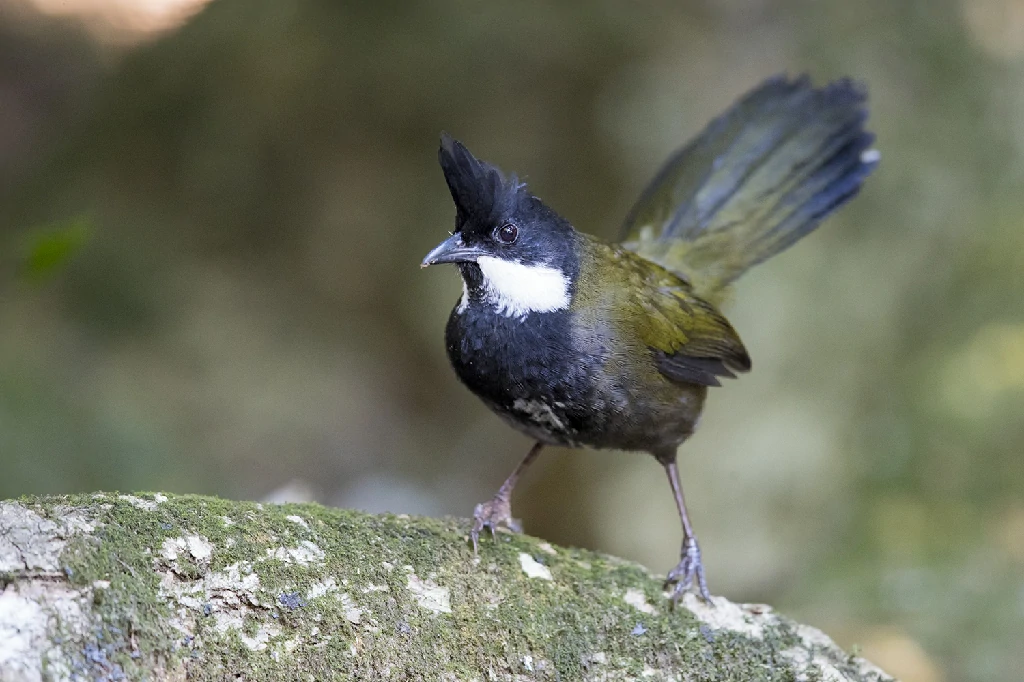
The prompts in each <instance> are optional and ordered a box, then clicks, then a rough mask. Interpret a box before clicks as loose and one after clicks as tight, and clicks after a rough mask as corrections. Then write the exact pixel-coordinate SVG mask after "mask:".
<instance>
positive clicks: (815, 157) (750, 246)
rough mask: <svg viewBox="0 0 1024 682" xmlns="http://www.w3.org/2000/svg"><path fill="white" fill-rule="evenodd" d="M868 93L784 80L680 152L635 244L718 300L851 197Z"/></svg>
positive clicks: (654, 193)
mask: <svg viewBox="0 0 1024 682" xmlns="http://www.w3.org/2000/svg"><path fill="white" fill-rule="evenodd" d="M865 99H866V96H865V94H864V91H863V90H862V89H861V88H860V87H859V86H858V85H856V84H855V83H853V82H852V81H849V80H846V79H844V80H839V81H836V82H834V83H830V84H829V85H826V86H825V87H823V88H813V87H812V86H811V85H810V81H809V80H808V79H807V78H806V77H801V78H798V79H796V80H793V81H790V80H788V79H786V78H785V77H781V76H780V77H776V78H772V79H769V80H767V81H765V82H764V83H763V84H761V85H760V86H759V87H758V88H756V89H755V90H753V91H752V92H750V93H749V94H747V95H746V96H745V97H743V98H742V99H741V100H740V101H739V102H737V103H736V104H735V105H733V107H732V108H731V109H729V111H727V112H726V113H725V114H724V115H722V116H721V117H719V118H718V119H716V120H714V121H713V122H712V123H711V124H710V125H708V127H707V128H706V129H705V130H704V132H703V133H701V134H700V135H699V136H698V137H697V138H696V139H694V140H693V141H691V142H690V143H689V144H688V145H687V146H685V147H684V148H683V149H682V150H680V151H679V152H677V153H676V154H674V155H673V156H672V157H671V158H670V159H669V160H668V162H667V163H666V164H665V166H664V168H662V170H661V171H660V172H659V173H658V175H657V176H656V177H655V179H654V181H653V182H652V183H651V184H650V186H649V187H648V188H647V189H646V190H645V191H644V193H643V195H642V196H641V197H640V199H639V201H638V202H637V204H636V206H634V207H633V210H632V211H631V212H630V214H629V217H628V218H627V220H626V225H625V230H624V231H625V232H626V233H627V237H626V239H627V246H628V247H629V248H632V249H633V250H635V251H636V252H637V253H639V254H640V255H642V256H644V257H646V258H649V259H651V260H653V261H655V262H657V263H660V264H661V265H664V266H665V267H667V268H669V269H671V270H674V271H676V272H678V273H681V274H683V275H685V276H686V277H687V278H688V279H689V280H691V281H692V282H693V283H694V286H695V288H696V289H697V291H698V293H700V294H702V295H704V296H706V297H710V298H712V299H714V298H715V296H714V294H715V293H716V292H718V291H719V290H720V289H722V288H723V287H725V286H726V285H728V284H729V283H730V282H732V281H733V280H734V279H736V278H737V277H739V276H740V275H741V274H742V273H743V272H745V271H746V270H747V269H748V268H750V267H751V266H753V265H756V264H757V263H760V262H761V261H763V260H765V259H766V258H769V257H770V256H772V255H774V254H776V253H778V252H779V251H782V250H783V249H785V248H786V247H788V246H790V245H791V244H793V242H795V241H797V240H798V239H800V238H801V237H803V236H804V235H806V234H807V233H809V232H811V231H812V230H813V229H814V228H815V227H817V226H818V225H819V224H820V222H821V221H822V220H823V219H824V218H825V217H826V216H827V215H828V214H829V213H831V212H832V211H834V210H835V209H836V208H838V207H839V206H840V205H842V204H843V203H844V202H846V201H847V200H849V199H850V198H852V197H853V196H854V195H855V194H856V193H857V191H858V190H859V189H860V185H861V183H862V182H863V181H864V179H865V178H866V177H867V176H868V175H869V174H870V173H871V171H872V170H874V167H875V165H876V164H877V158H876V156H875V155H865V153H864V152H866V151H867V150H868V149H869V148H870V146H871V143H872V141H873V140H874V136H873V135H872V134H871V133H869V132H867V131H865V130H864V127H863V126H864V121H865V120H866V118H867V109H866V106H865Z"/></svg>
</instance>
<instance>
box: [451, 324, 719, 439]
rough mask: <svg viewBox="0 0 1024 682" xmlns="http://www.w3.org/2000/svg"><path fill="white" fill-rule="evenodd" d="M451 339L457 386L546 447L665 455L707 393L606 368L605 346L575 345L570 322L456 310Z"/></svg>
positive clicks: (653, 375)
mask: <svg viewBox="0 0 1024 682" xmlns="http://www.w3.org/2000/svg"><path fill="white" fill-rule="evenodd" d="M531 318H533V319H531ZM537 318H542V319H537ZM543 318H546V319H543ZM446 341H447V344H446V345H447V349H448V357H449V360H450V361H451V363H452V367H453V368H454V369H455V372H456V374H457V375H458V377H459V379H460V380H461V381H462V382H463V383H464V384H465V385H466V386H467V387H468V388H469V389H470V390H471V391H472V392H473V393H475V394H476V395H477V396H478V397H479V398H480V399H481V400H483V402H484V403H485V404H486V405H487V406H488V407H490V408H491V410H492V411H494V412H495V413H496V414H497V415H498V416H500V417H501V418H502V419H503V420H504V421H505V422H506V423H508V424H509V425H511V426H512V427H514V428H516V429H517V430H519V431H521V432H523V433H525V434H527V435H528V436H530V437H531V438H534V439H536V440H538V441H541V442H543V443H546V444H549V445H562V446H569V447H577V446H589V447H593V448H598V449H608V448H613V449H620V450H647V451H665V450H667V449H668V448H669V447H670V446H671V445H672V444H678V443H681V442H682V441H683V440H685V439H686V437H687V436H688V435H689V434H690V432H692V430H693V427H694V425H695V424H696V421H697V418H698V417H699V415H700V411H701V408H702V406H703V401H704V395H705V392H706V389H705V387H703V386H683V385H679V384H671V383H670V382H668V381H667V380H665V379H664V378H663V377H661V376H660V375H659V374H657V372H656V371H655V372H652V373H650V374H644V375H643V377H640V376H636V375H635V374H634V373H635V372H637V370H636V368H629V367H622V366H621V365H620V364H618V363H609V362H608V354H607V352H606V351H605V350H604V348H603V347H602V346H603V344H602V343H601V342H600V340H599V339H598V340H595V337H594V336H591V337H590V338H589V340H588V342H587V343H580V341H579V338H578V337H575V338H574V335H573V333H572V332H571V330H570V329H569V328H568V318H567V316H566V318H565V319H564V320H559V319H558V318H557V316H539V315H538V316H529V317H527V318H526V319H525V320H515V319H511V318H505V317H503V316H500V315H490V316H488V315H485V314H474V312H473V310H472V308H470V309H468V310H465V311H462V312H460V311H458V310H457V309H456V311H453V313H452V317H451V318H450V319H449V322H448V328H447V330H446Z"/></svg>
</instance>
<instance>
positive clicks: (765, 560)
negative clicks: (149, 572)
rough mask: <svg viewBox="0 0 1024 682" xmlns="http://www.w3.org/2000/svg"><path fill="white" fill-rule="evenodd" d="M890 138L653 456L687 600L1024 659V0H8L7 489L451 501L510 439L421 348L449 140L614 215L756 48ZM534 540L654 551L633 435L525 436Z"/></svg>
mask: <svg viewBox="0 0 1024 682" xmlns="http://www.w3.org/2000/svg"><path fill="white" fill-rule="evenodd" d="M781 71H788V72H790V73H799V72H804V71H807V72H809V73H811V74H812V75H813V76H814V77H815V79H816V81H817V82H819V83H820V82H824V81H825V80H827V79H829V78H833V77H838V76H841V75H851V76H854V77H856V78H858V79H860V80H862V81H864V82H865V83H867V85H868V86H869V88H870V93H871V109H872V116H871V120H870V127H871V128H872V129H873V130H875V131H876V132H877V134H878V141H877V146H878V148H879V149H880V150H881V152H882V157H883V158H882V164H881V166H880V167H879V169H878V171H877V172H876V173H875V174H874V176H873V177H872V178H871V179H870V180H869V181H868V183H867V185H866V188H865V190H864V191H863V192H862V194H861V196H860V197H859V198H858V199H857V200H856V201H854V202H853V203H852V204H850V205H849V206H847V207H846V208H844V209H843V210H842V211H841V212H840V213H839V214H838V215H837V216H836V217H835V218H833V219H831V220H830V221H829V222H828V223H827V224H826V225H825V226H824V228H823V229H821V230H819V231H818V232H816V233H815V234H813V235H812V236H810V237H809V238H807V239H805V240H804V241H802V242H800V243H799V245H798V246H797V247H796V248H794V249H793V250H792V251H789V252H787V253H785V254H783V255H782V256H779V257H778V258H776V259H773V260H772V261H770V262H769V263H767V264H765V265H763V266H761V267H759V268H757V269H756V270H755V271H753V272H751V273H750V274H748V275H747V276H746V277H745V278H744V279H743V280H741V282H740V285H739V286H738V288H737V292H736V296H735V301H734V303H733V304H732V305H731V306H730V307H729V308H728V313H729V315H730V318H731V319H732V321H733V323H734V325H735V326H736V328H737V329H738V330H739V332H740V333H741V335H742V336H743V338H744V340H745V342H746V344H747V347H748V348H749V350H750V352H751V355H752V356H753V357H754V367H755V370H754V372H753V373H752V374H751V375H749V376H745V377H743V378H742V379H741V380H740V381H736V382H730V383H729V385H728V386H726V387H725V388H723V389H719V390H716V391H714V392H713V394H712V396H711V399H710V400H709V404H708V409H707V412H706V414H705V418H704V420H703V423H702V428H701V430H700V432H699V433H698V435H697V436H696V437H694V438H693V439H692V440H691V441H690V442H689V443H688V444H687V445H686V446H685V448H684V450H683V452H682V455H681V460H680V461H681V468H682V473H683V477H684V484H685V488H686V493H687V497H688V502H689V504H690V509H691V513H692V516H693V518H694V522H695V524H696V528H697V532H698V535H699V536H700V538H701V541H702V546H703V548H704V554H705V561H706V564H707V569H708V574H709V577H710V582H711V587H712V590H713V591H714V592H716V593H720V594H725V595H727V596H728V597H730V598H732V599H734V600H746V601H761V602H769V603H772V604H775V605H777V606H778V607H779V608H781V609H782V610H784V611H785V612H787V613H789V614H791V615H793V616H795V617H797V618H799V619H802V620H804V621H806V622H809V623H811V624H814V625H816V626H818V627H821V628H823V629H824V630H826V631H827V632H828V633H829V634H831V635H833V636H834V637H835V638H836V639H837V640H838V641H839V642H840V643H842V644H843V645H845V646H853V645H855V644H856V645H858V646H860V649H861V651H862V652H863V653H864V654H865V655H867V656H868V657H869V658H872V659H873V660H875V661H876V662H878V663H879V664H881V665H883V666H884V667H886V668H887V669H888V670H889V671H890V672H892V673H894V674H898V675H900V676H902V677H903V678H904V679H905V680H906V682H954V681H960V680H963V681H973V680H1020V679H1024V673H1022V671H1024V647H1022V646H1021V644H1022V642H1024V456H1022V450H1024V419H1022V418H1021V415H1022V412H1024V2H1022V1H1021V0H960V1H959V2H957V1H954V0H918V1H906V2H892V1H891V0H861V2H849V1H847V0H829V1H824V0H752V1H741V0H728V1H724V0H720V1H717V2H715V1H711V0H704V1H702V2H696V1H690V2H660V3H656V2H652V3H636V2H587V3H568V2H566V3H559V4H555V3H539V2H521V3H480V2H472V1H470V0H455V1H452V2H416V3H413V2H375V3H355V2H313V1H312V0H309V1H297V0H296V1H285V0H213V1H212V2H209V4H206V3H204V2H203V0H120V1H115V0H74V1H71V0H63V1H58V0H0V330H2V331H0V497H9V496H16V495H21V494H28V493H59V492H72V491H89V490H98V489H105V490H110V489H119V490H169V491H180V492H186V491H187V492H201V493H214V494H219V495H224V496H228V497H235V498H257V499H265V500H301V499H315V500H319V501H322V502H325V503H328V504H334V505H344V506H353V507H361V508H365V509H369V510H372V511H380V510H392V511H396V512H414V513H424V514H455V515H462V516H465V515H468V514H469V513H470V512H471V510H472V508H473V505H474V504H475V503H476V502H479V501H482V500H484V499H487V498H489V497H490V496H491V495H492V494H493V492H494V491H495V490H496V488H497V486H498V485H499V484H500V483H501V481H502V480H503V479H504V477H505V475H506V474H507V473H508V472H509V471H510V470H511V468H512V467H513V465H514V464H515V462H517V461H518V459H519V457H521V456H522V454H523V453H524V452H525V449H526V448H527V447H528V445H529V443H528V441H527V440H526V438H525V437H523V436H520V435H518V434H515V433H513V432H511V431H510V430H509V429H508V428H507V427H505V426H504V425H502V424H501V423H500V422H499V420H498V419H497V418H496V417H494V416H493V415H491V414H490V413H489V412H488V411H487V410H486V409H485V408H484V407H483V406H482V405H481V404H479V403H478V402H477V401H476V399H475V398H474V397H473V396H471V395H470V394H469V393H468V392H467V391H466V390H464V389H463V388H462V387H461V386H460V385H459V384H458V382H457V380H456V378H455V377H454V375H453V373H452V372H451V371H450V369H449V367H448V364H447V360H446V357H445V354H444V344H443V329H444V325H445V321H446V319H447V315H448V311H449V309H450V308H451V306H452V305H453V304H454V302H455V301H456V299H457V298H458V296H459V293H460V290H461V289H460V283H459V279H458V277H457V275H456V273H455V272H454V271H452V270H451V269H443V268H438V269H431V270H429V271H421V270H420V268H419V267H418V264H419V260H420V258H421V257H422V256H423V254H424V253H425V252H426V251H427V250H428V249H429V248H430V247H432V246H433V245H434V244H435V243H436V242H438V241H439V240H440V239H441V238H442V237H443V236H444V235H445V234H446V231H447V230H448V229H450V228H451V226H452V224H453V214H454V211H453V208H452V205H451V202H450V199H449V196H448V192H447V189H446V187H445V185H444V181H443V179H442V176H441V173H440V171H439V169H438V168H437V165H436V146H437V142H438V134H439V132H440V131H442V130H447V131H449V132H451V133H452V134H454V135H455V136H456V137H459V138H460V139H462V140H463V141H465V142H466V143H467V144H468V145H469V146H470V148H471V149H473V150H474V151H475V152H476V153H478V154H479V155H481V156H483V157H484V158H486V159H489V160H491V161H494V162H496V163H498V164H499V165H501V166H503V167H504V168H506V169H508V170H515V171H517V172H519V173H520V174H521V175H522V176H525V178H526V179H527V180H528V181H529V182H530V185H531V187H532V189H533V191H534V192H535V193H537V194H538V195H539V196H541V197H543V198H544V199H545V200H546V201H548V203H550V204H551V205H552V206H554V207H555V208H556V209H557V210H559V211H560V212H561V213H562V214H563V215H565V216H567V217H568V218H569V219H570V220H572V221H573V222H574V224H575V225H576V226H577V227H579V228H581V229H584V230H586V231H590V232H593V233H596V234H599V235H604V236H608V237H611V236H613V235H614V234H615V233H616V231H617V227H618V224H619V223H620V221H621V219H622V217H623V216H624V215H625V213H626V211H627V209H628V208H629V206H630V205H631V203H632V200H633V199H634V198H635V196H636V195H637V193H638V192H639V191H640V189H641V188H642V187H643V185H644V184H645V183H646V181H647V180H648V179H649V178H650V176H651V174H652V173H653V172H654V171H655V170H656V168H657V167H658V165H659V164H660V163H661V162H662V160H663V159H664V158H665V157H666V156H667V155H668V153H669V152H671V151H672V150H673V149H674V148H676V147H677V146H679V145H680V144H681V143H682V142H683V141H684V140H685V139H686V138H687V137H688V136H689V135H691V134H693V133H695V132H696V131H698V130H699V129H700V128H701V127H702V126H703V124H704V123H705V122H706V121H707V120H708V119H709V118H710V117H712V116H714V115H715V114H717V113H718V112H720V111H721V110H722V109H724V108H725V107H726V106H728V105H729V104H730V103H731V102H732V101H733V100H734V99H735V98H736V97H737V96H738V95H740V94H741V93H742V92H744V91H745V90H747V89H748V88H750V87H752V86H753V85H755V84H756V83H757V82H759V81H760V80H761V79H763V78H764V77H766V76H769V75H771V74H773V73H776V72H781ZM515 508H516V512H517V514H518V515H521V516H523V517H524V521H525V525H526V527H527V529H528V530H529V531H530V532H531V533H534V534H537V535H540V536H543V537H545V538H548V539H550V540H552V541H557V542H561V543H570V544H574V545H580V546H585V547H591V548H596V549H599V550H602V551H607V552H612V553H616V554H619V555H623V556H626V557H630V558H632V559H636V560H638V561H641V562H643V563H644V564H646V565H647V566H649V567H650V568H651V569H652V570H654V571H657V572H664V571H666V570H668V569H669V568H670V567H671V566H673V565H675V562H676V560H677V553H678V548H679V537H680V531H679V527H678V521H677V519H676V515H675V511H674V507H673V503H672V498H671V495H670V492H669V489H668V486H667V485H666V483H665V482H664V480H663V474H662V471H661V468H660V467H659V466H658V465H657V464H656V463H655V461H654V460H653V459H652V458H650V457H647V456H642V455H625V454H621V453H594V452H568V451H550V452H547V453H546V454H545V456H544V457H542V458H541V460H540V461H539V462H538V464H537V465H536V466H535V467H534V468H533V469H532V470H531V472H530V473H529V474H528V475H527V477H526V479H525V480H524V482H523V484H522V485H521V486H520V488H519V491H518V494H517V496H516V500H515Z"/></svg>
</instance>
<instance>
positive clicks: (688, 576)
mask: <svg viewBox="0 0 1024 682" xmlns="http://www.w3.org/2000/svg"><path fill="white" fill-rule="evenodd" d="M662 466H664V467H665V473H666V474H667V475H668V482H669V485H671V486H672V494H673V495H674V496H675V498H676V508H677V509H678V510H679V519H680V520H681V521H682V522H683V549H682V551H681V552H680V561H679V565H678V566H676V567H675V568H673V569H672V570H671V571H669V574H668V577H667V578H666V580H665V587H668V586H669V585H675V589H673V590H672V601H673V603H674V602H678V601H679V599H680V598H682V596H683V594H684V593H685V592H686V591H687V590H688V589H690V588H691V587H694V586H695V587H697V589H698V590H699V592H700V596H701V598H702V599H703V600H704V601H705V602H707V603H709V604H710V603H711V593H710V592H708V584H707V581H705V579H704V564H703V563H702V562H701V559H700V546H699V545H697V536H696V535H694V534H693V527H692V526H691V525H690V517H689V516H688V515H687V514H686V502H685V500H683V487H682V486H681V485H680V484H679V470H678V469H677V468H676V462H675V460H674V459H673V460H670V461H662ZM695 581H696V585H694V582H695Z"/></svg>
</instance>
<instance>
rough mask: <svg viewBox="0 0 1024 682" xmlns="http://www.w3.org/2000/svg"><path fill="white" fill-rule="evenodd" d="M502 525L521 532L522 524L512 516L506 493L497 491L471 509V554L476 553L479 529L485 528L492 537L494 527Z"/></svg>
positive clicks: (515, 531)
mask: <svg viewBox="0 0 1024 682" xmlns="http://www.w3.org/2000/svg"><path fill="white" fill-rule="evenodd" d="M498 526H504V527H505V528H508V529H509V530H510V531H512V532H514V533H522V532H523V526H522V524H521V523H520V522H519V520H518V519H514V518H512V504H511V502H510V501H509V499H508V496H507V495H502V494H501V493H498V494H497V495H495V496H494V498H493V499H492V500H491V501H489V502H481V503H480V504H478V505H477V506H476V508H475V509H473V529H472V530H471V531H469V538H470V540H472V541H473V554H474V555H475V554H476V553H477V549H478V544H479V540H480V531H482V530H483V529H484V528H487V529H488V530H490V531H491V537H492V538H493V537H494V529H495V528H497V527H498Z"/></svg>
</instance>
